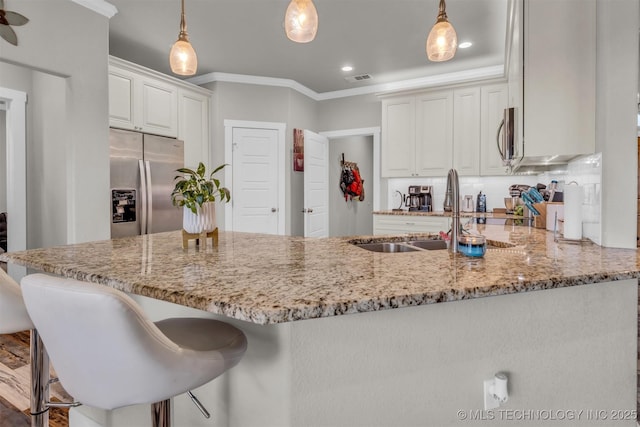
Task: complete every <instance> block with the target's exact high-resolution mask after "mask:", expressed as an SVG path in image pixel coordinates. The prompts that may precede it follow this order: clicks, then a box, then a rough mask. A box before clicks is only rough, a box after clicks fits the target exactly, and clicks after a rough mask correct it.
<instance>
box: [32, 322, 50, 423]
mask: <svg viewBox="0 0 640 427" xmlns="http://www.w3.org/2000/svg"><path fill="white" fill-rule="evenodd" d="M30 353H31V354H30V359H31V427H49V410H48V407H47V401H48V400H49V396H48V394H49V355H48V354H47V351H46V349H45V348H44V344H43V343H42V340H41V339H40V335H39V334H38V331H37V330H35V329H32V330H31V339H30Z"/></svg>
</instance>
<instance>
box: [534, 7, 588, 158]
mask: <svg viewBox="0 0 640 427" xmlns="http://www.w3.org/2000/svg"><path fill="white" fill-rule="evenodd" d="M524 5H525V8H524V21H525V25H524V155H525V156H526V157H527V158H545V157H549V156H558V157H560V158H563V157H564V158H566V159H569V158H571V157H573V156H576V155H580V154H588V153H593V152H594V151H595V91H596V1H595V0H562V1H558V0H526V1H525V3H524Z"/></svg>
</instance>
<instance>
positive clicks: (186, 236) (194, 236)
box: [182, 227, 218, 249]
mask: <svg viewBox="0 0 640 427" xmlns="http://www.w3.org/2000/svg"><path fill="white" fill-rule="evenodd" d="M208 238H211V247H212V248H215V247H216V246H218V228H217V227H216V228H214V229H213V231H210V232H208V233H206V232H202V233H187V232H186V231H184V229H182V249H187V248H188V247H189V240H195V241H196V247H199V246H200V240H202V248H203V249H206V247H207V239H208Z"/></svg>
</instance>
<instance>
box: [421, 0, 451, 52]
mask: <svg viewBox="0 0 640 427" xmlns="http://www.w3.org/2000/svg"><path fill="white" fill-rule="evenodd" d="M445 8H446V4H445V2H444V0H440V7H439V12H438V19H437V21H436V24H435V25H434V26H433V28H431V32H429V37H428V38H427V57H428V58H429V60H430V61H434V62H442V61H448V60H450V59H451V58H453V56H454V55H455V54H456V49H457V48H458V36H457V35H456V30H455V29H454V28H453V25H451V24H450V23H449V21H448V20H447V12H446V10H445Z"/></svg>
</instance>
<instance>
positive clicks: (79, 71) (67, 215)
mask: <svg viewBox="0 0 640 427" xmlns="http://www.w3.org/2000/svg"><path fill="white" fill-rule="evenodd" d="M13 10H15V11H16V12H20V13H22V14H23V15H25V16H27V17H28V18H29V20H30V21H29V23H28V24H27V25H25V26H23V27H19V28H17V29H16V32H17V33H18V42H19V44H18V46H17V47H16V46H12V45H10V44H8V43H5V42H4V41H3V42H2V43H0V58H2V61H6V62H7V63H12V64H15V65H18V66H22V67H25V68H28V69H33V70H38V71H40V72H42V73H45V74H51V75H55V76H59V77H62V78H63V79H64V81H65V83H64V91H65V98H66V104H65V108H64V110H63V111H62V112H61V115H60V118H59V119H60V120H61V121H62V124H61V125H60V126H62V127H64V128H65V129H67V132H66V134H65V135H64V137H59V138H58V139H55V140H52V141H49V142H48V143H47V144H52V145H51V146H48V148H47V150H54V151H55V152H61V153H65V164H64V165H60V164H57V163H56V162H57V161H58V160H59V159H58V158H57V157H56V158H53V159H50V158H45V159H44V160H43V164H46V165H47V167H50V168H54V167H59V168H64V174H65V175H66V181H65V182H64V183H63V185H64V186H65V187H66V188H64V191H65V197H64V198H63V199H62V200H60V199H58V200H60V201H59V202H58V203H60V204H58V205H54V206H51V209H53V210H55V212H56V215H52V216H50V219H51V220H52V221H56V222H55V223H53V222H52V223H47V225H48V227H49V228H58V229H61V230H66V232H65V234H66V235H65V236H64V240H65V243H76V242H82V241H88V240H96V239H105V238H108V237H109V198H108V192H109V145H108V91H107V60H108V19H107V18H106V17H104V16H102V15H99V14H97V13H95V12H92V11H90V10H88V9H86V8H85V7H82V6H80V5H78V4H76V3H73V2H70V1H66V0H50V1H30V2H19V3H16V4H15V5H14V7H13ZM61 23H62V24H61ZM8 80H9V77H7V75H6V74H4V73H0V86H3V87H7V88H9V89H12V87H11V85H9V84H7V81H8ZM18 90H19V89H18ZM33 96H39V93H33ZM29 102H31V99H30V100H29ZM47 102H48V101H47ZM29 120H30V118H29V116H27V121H29ZM28 126H29V125H28ZM27 143H29V142H27ZM31 172H32V171H28V173H31ZM54 175H56V176H58V175H57V173H56V174H54ZM39 184H42V185H43V184H44V182H40V183H39ZM37 214H38V215H39V213H37ZM61 218H63V219H61ZM43 221H44V220H43ZM43 221H40V222H43ZM62 221H64V222H62Z"/></svg>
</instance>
